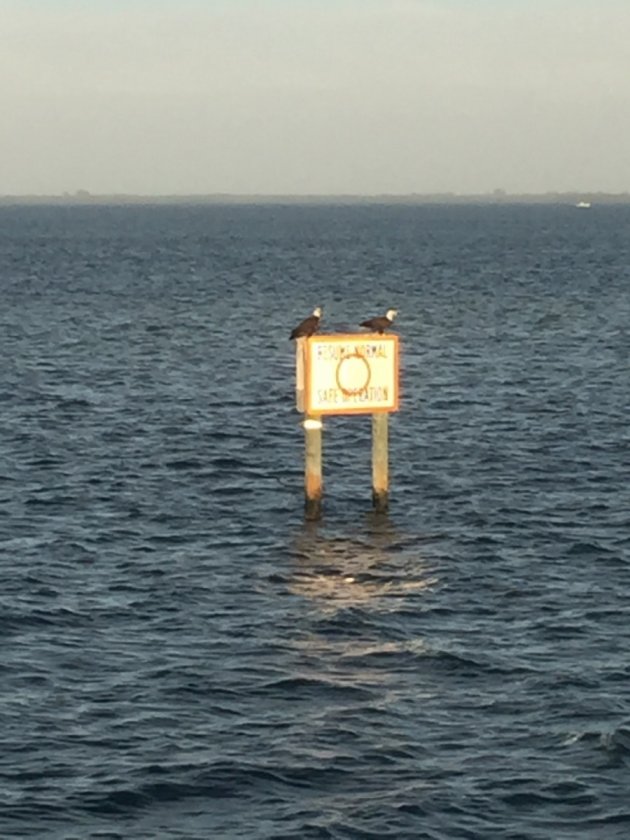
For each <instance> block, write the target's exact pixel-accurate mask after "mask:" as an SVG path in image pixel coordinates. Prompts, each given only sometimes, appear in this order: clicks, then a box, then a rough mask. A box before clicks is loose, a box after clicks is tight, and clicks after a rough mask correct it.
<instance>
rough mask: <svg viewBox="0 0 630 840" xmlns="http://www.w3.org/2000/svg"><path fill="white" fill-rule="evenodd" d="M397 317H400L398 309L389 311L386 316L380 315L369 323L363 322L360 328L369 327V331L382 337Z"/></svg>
mask: <svg viewBox="0 0 630 840" xmlns="http://www.w3.org/2000/svg"><path fill="white" fill-rule="evenodd" d="M396 315H398V310H397V309H388V310H387V312H386V313H385V315H379V316H378V317H376V318H368V320H367V321H361V324H360V325H359V326H361V327H367V328H368V329H369V330H372V332H377V333H380V334H381V335H382V334H383V333H384V332H385V330H386V329H387V328H388V327H391V325H392V321H393V320H394V318H395V317H396Z"/></svg>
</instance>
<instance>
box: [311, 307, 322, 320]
mask: <svg viewBox="0 0 630 840" xmlns="http://www.w3.org/2000/svg"><path fill="white" fill-rule="evenodd" d="M313 315H314V316H315V317H316V318H321V317H322V308H321V306H316V307H315V309H313Z"/></svg>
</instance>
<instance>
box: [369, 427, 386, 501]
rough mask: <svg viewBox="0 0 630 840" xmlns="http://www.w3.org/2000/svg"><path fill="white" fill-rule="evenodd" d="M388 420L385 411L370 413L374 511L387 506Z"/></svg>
mask: <svg viewBox="0 0 630 840" xmlns="http://www.w3.org/2000/svg"><path fill="white" fill-rule="evenodd" d="M388 420H389V417H388V415H387V414H386V413H385V412H375V413H374V414H373V415H372V505H373V507H374V510H375V512H376V513H386V512H387V508H388V507H389V457H388Z"/></svg>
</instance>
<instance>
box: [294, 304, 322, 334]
mask: <svg viewBox="0 0 630 840" xmlns="http://www.w3.org/2000/svg"><path fill="white" fill-rule="evenodd" d="M321 317H322V309H321V306H316V307H315V309H313V314H312V315H309V316H308V318H305V319H304V320H303V321H300V323H299V324H298V325H297V327H295V328H294V329H293V330H292V331H291V335H290V336H289V339H293V338H308V337H309V336H310V335H313V333H314V332H317V328H318V327H319V319H320V318H321Z"/></svg>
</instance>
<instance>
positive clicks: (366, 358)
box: [300, 333, 399, 414]
mask: <svg viewBox="0 0 630 840" xmlns="http://www.w3.org/2000/svg"><path fill="white" fill-rule="evenodd" d="M305 345H306V357H305V365H304V410H305V412H306V413H307V414H374V413H376V412H383V411H398V398H399V394H398V391H399V388H398V366H399V365H398V336H397V335H371V334H369V333H368V334H366V333H361V334H352V333H351V334H337V335H314V336H311V337H310V338H308V339H307V340H306V342H305ZM300 374H301V372H300Z"/></svg>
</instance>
